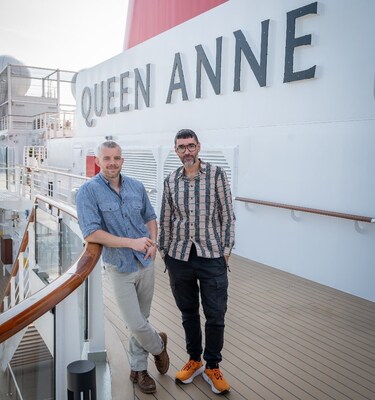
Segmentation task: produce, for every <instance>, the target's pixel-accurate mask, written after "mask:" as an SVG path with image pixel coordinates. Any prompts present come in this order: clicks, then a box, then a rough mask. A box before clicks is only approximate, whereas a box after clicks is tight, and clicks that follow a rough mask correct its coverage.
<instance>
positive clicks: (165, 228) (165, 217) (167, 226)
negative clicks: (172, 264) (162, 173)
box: [159, 179, 172, 259]
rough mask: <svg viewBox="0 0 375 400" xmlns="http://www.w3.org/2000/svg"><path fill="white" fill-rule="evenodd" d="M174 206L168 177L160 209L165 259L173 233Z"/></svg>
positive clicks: (162, 246) (160, 238)
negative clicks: (171, 201) (171, 202)
mask: <svg viewBox="0 0 375 400" xmlns="http://www.w3.org/2000/svg"><path fill="white" fill-rule="evenodd" d="M171 216H172V207H171V204H170V191H169V185H168V181H167V179H166V180H165V181H164V190H163V197H162V201H161V210H160V234H159V251H160V255H161V256H162V258H163V259H164V257H165V256H166V254H167V253H168V249H169V242H170V239H171V237H170V235H171Z"/></svg>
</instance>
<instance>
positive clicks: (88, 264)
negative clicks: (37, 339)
mask: <svg viewBox="0 0 375 400" xmlns="http://www.w3.org/2000/svg"><path fill="white" fill-rule="evenodd" d="M101 250H102V246H101V245H99V244H95V243H87V244H86V246H85V248H84V250H83V252H82V254H81V255H80V257H79V259H78V260H77V262H76V263H75V264H73V265H72V267H70V269H69V270H68V271H67V272H65V274H64V275H61V276H60V277H58V278H56V279H55V280H54V281H53V282H51V283H50V284H49V285H47V286H45V287H44V288H43V289H41V290H39V291H38V292H36V293H34V294H33V295H32V296H30V297H28V298H26V299H25V300H23V301H22V302H21V303H19V304H17V305H16V306H14V307H12V308H10V309H9V310H7V311H6V312H5V313H3V314H0V343H2V342H4V341H5V340H7V339H9V338H10V337H11V336H13V335H15V334H16V333H17V332H19V331H21V330H22V329H24V328H26V327H27V326H28V325H29V324H31V323H32V322H34V321H35V320H37V319H38V318H39V317H41V316H42V315H43V314H45V313H46V312H47V311H49V310H51V309H52V308H54V307H55V306H56V305H57V304H58V303H60V302H61V301H62V300H64V299H65V298H66V297H67V296H69V295H70V294H71V293H72V292H74V291H75V290H76V289H77V288H78V287H79V286H80V285H81V284H82V283H83V282H84V281H85V279H86V278H87V277H88V276H89V275H90V273H91V271H92V270H93V269H94V267H95V265H96V263H97V262H98V260H99V257H100V254H101Z"/></svg>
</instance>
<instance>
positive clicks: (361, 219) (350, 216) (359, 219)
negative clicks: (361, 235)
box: [234, 196, 375, 223]
mask: <svg viewBox="0 0 375 400" xmlns="http://www.w3.org/2000/svg"><path fill="white" fill-rule="evenodd" d="M234 199H235V200H236V201H241V202H244V203H252V204H259V205H262V206H269V207H276V208H284V209H286V210H291V211H301V212H306V213H311V214H319V215H325V216H328V217H335V218H344V219H349V220H352V221H356V222H367V223H374V222H375V218H373V217H366V216H362V215H355V214H346V213H341V212H336V211H327V210H321V209H317V208H308V207H301V206H295V205H291V204H283V203H275V202H272V201H265V200H256V199H250V198H247V197H238V196H237V197H235V198H234Z"/></svg>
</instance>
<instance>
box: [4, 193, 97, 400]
mask: <svg viewBox="0 0 375 400" xmlns="http://www.w3.org/2000/svg"><path fill="white" fill-rule="evenodd" d="M38 221H39V222H38ZM51 223H52V224H53V225H51ZM64 223H65V225H66V228H65V233H64V232H62V230H61V225H62V224H64ZM74 223H75V224H76V223H77V215H76V211H75V209H74V208H73V207H70V206H68V205H63V204H61V203H60V202H59V201H54V200H52V199H49V198H47V197H44V196H40V195H37V196H36V197H35V204H34V207H33V209H32V212H31V214H30V218H29V221H28V224H27V228H26V230H25V233H24V236H23V239H22V242H21V246H20V250H19V252H18V254H17V257H16V261H15V262H14V264H13V268H12V272H11V278H10V281H9V285H8V287H7V289H6V302H5V303H4V305H5V307H4V312H3V313H2V314H0V366H2V367H4V363H8V370H9V374H8V376H9V377H12V376H13V377H14V379H16V380H17V376H19V377H21V376H23V374H24V372H22V371H23V369H22V368H23V367H22V366H19V365H18V366H17V367H16V368H14V366H11V360H12V358H13V359H14V357H13V354H15V352H16V351H18V350H17V349H18V346H19V344H20V343H21V340H22V338H23V337H24V336H26V334H27V332H28V331H29V329H30V326H35V327H36V328H37V329H34V331H35V332H38V335H39V336H40V340H41V345H40V346H44V348H46V351H47V353H48V354H50V356H49V359H50V361H48V360H47V361H43V360H42V361H40V360H41V358H42V357H41V356H38V355H35V356H34V357H32V361H27V362H26V361H25V368H26V370H27V372H25V373H26V374H27V373H30V365H34V364H32V363H33V362H34V363H35V365H34V367H33V368H34V369H38V368H42V369H43V363H48V362H50V363H52V364H51V365H50V366H49V367H48V370H49V371H50V372H49V373H51V371H52V373H53V374H54V378H53V381H54V382H55V383H56V390H55V388H54V387H53V388H52V389H51V390H52V392H53V393H52V392H51V393H52V395H51V396H52V397H48V398H63V397H62V394H63V393H66V383H65V378H64V377H65V370H66V366H67V365H68V363H69V362H71V361H73V360H76V359H80V358H82V357H83V348H84V344H83V343H84V342H85V341H87V340H88V338H89V337H90V340H94V341H95V342H96V345H97V344H98V339H97V338H98V337H99V338H101V337H104V333H103V332H101V330H103V321H101V318H102V317H100V315H99V319H98V320H97V321H95V320H96V319H97V318H98V314H97V309H98V308H100V305H99V307H98V304H95V302H101V301H102V300H101V296H99V298H97V297H95V298H94V297H93V294H92V293H91V294H90V290H91V291H92V290H94V289H93V287H95V286H96V285H98V283H95V282H96V281H98V280H99V281H100V279H101V275H100V271H99V270H98V269H96V273H95V274H94V276H93V277H92V276H91V275H90V274H92V272H93V270H94V268H95V266H96V264H97V261H98V260H99V258H100V254H101V246H100V245H96V244H86V245H85V247H84V248H83V250H82V245H83V239H82V238H79V239H80V240H78V242H77V243H76V244H75V248H76V251H75V253H74V251H73V253H74V254H77V256H76V258H75V261H74V262H70V258H69V256H70V255H71V253H72V247H71V245H72V240H71V239H69V238H68V239H66V238H67V234H66V232H67V230H69V225H70V226H72V224H74ZM38 224H39V225H40V227H39V228H38V227H37V225H38ZM52 231H53V232H54V233H55V239H56V240H55V244H54V247H53V243H52V245H49V246H48V252H49V253H51V252H52V253H56V254H57V253H58V252H59V253H64V254H65V255H68V257H65V259H64V257H61V256H60V255H59V256H58V257H57V256H56V257H55V260H57V263H56V265H55V267H54V271H57V273H56V274H55V275H54V274H51V273H50V271H48V272H49V275H54V276H53V279H50V280H48V279H42V278H43V277H44V276H45V275H46V272H45V269H43V264H45V263H43V262H42V261H43V260H42V259H43V256H45V255H46V254H47V253H48V252H44V253H45V254H40V255H39V256H38V254H37V251H36V250H35V249H34V250H33V247H37V246H38V243H39V245H40V244H41V243H42V242H45V240H46V238H48V237H51V232H52ZM61 233H62V234H61ZM68 236H69V235H68ZM73 236H74V232H73ZM64 238H65V242H66V243H65V245H68V247H65V251H62V245H61V242H62V241H63V240H64ZM63 245H64V243H63ZM69 246H70V247H69ZM64 262H65V267H64ZM26 270H28V271H29V272H30V277H31V278H32V277H33V279H34V283H33V282H26V279H28V278H25V279H23V278H21V275H22V277H23V276H24V274H25V271H26ZM89 275H90V280H91V282H92V283H91V285H90V286H91V287H92V288H91V289H90V286H88V285H83V283H85V282H87V278H88V277H89ZM31 278H30V279H31ZM38 278H39V279H38ZM35 279H36V281H37V286H35ZM26 285H28V286H29V287H30V288H31V289H30V290H28V291H26V290H25V287H26ZM82 288H83V289H84V290H82ZM96 290H97V289H96ZM15 292H18V293H23V294H22V295H20V296H17V298H16V296H15V295H14V294H13V293H15ZM84 293H86V294H84ZM9 299H12V300H11V301H9ZM89 299H91V300H92V301H93V302H94V304H93V303H92V301H89ZM72 304H73V306H72ZM85 304H86V305H85ZM81 313H83V314H82V315H81ZM86 313H88V314H87V315H86ZM68 320H69V326H68V327H67V326H66V321H68ZM89 320H90V321H91V322H90V328H91V330H90V334H88V333H87V329H88V324H87V321H89ZM84 321H86V322H84ZM85 332H86V333H85ZM99 340H100V339H99ZM88 343H89V342H88ZM36 348H39V345H38V346H36ZM102 348H103V351H104V342H103V343H102ZM47 349H48V350H47ZM33 351H37V350H33ZM29 357H30V356H29ZM18 358H19V357H18ZM21 359H22V357H21ZM38 360H39V361H38ZM41 362H42V364H40V363H41ZM30 363H31V364H30ZM20 368H21V370H20ZM0 374H1V372H0ZM38 376H39V375H38ZM0 378H1V377H0ZM22 380H23V378H21V381H22ZM25 382H26V380H25ZM1 386H2V385H1ZM8 386H9V387H12V388H13V390H16V391H17V390H20V391H21V393H22V391H23V390H26V389H25V388H24V387H23V386H22V384H21V385H19V384H18V383H17V382H14V383H13V384H12V385H11V384H10V383H9V385H8ZM38 386H40V387H43V386H45V385H43V384H40V385H38ZM17 388H18V389H17ZM4 390H5V391H6V390H7V389H6V388H5V387H1V389H0V397H1V395H3V394H6V395H9V389H8V391H7V392H6V393H5V392H4ZM55 395H56V397H55ZM18 396H19V395H18ZM40 396H42V395H41V394H40ZM41 398H42V397H41ZM43 398H45V397H43Z"/></svg>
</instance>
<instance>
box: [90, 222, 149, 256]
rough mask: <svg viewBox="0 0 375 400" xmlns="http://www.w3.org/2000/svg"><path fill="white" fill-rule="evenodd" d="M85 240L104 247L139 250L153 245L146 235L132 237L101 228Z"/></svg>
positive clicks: (142, 250)
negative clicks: (136, 237)
mask: <svg viewBox="0 0 375 400" xmlns="http://www.w3.org/2000/svg"><path fill="white" fill-rule="evenodd" d="M150 222H151V221H150ZM155 224H156V222H155ZM85 240H86V242H89V243H99V244H102V245H103V246H105V247H128V248H130V249H133V250H136V251H141V252H146V251H148V249H149V248H150V247H153V241H152V240H151V239H149V238H147V237H141V238H138V239H132V238H127V237H121V236H116V235H112V234H111V233H108V232H106V231H103V230H101V229H98V230H97V231H95V232H93V233H91V234H90V235H89V236H87V237H85Z"/></svg>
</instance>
